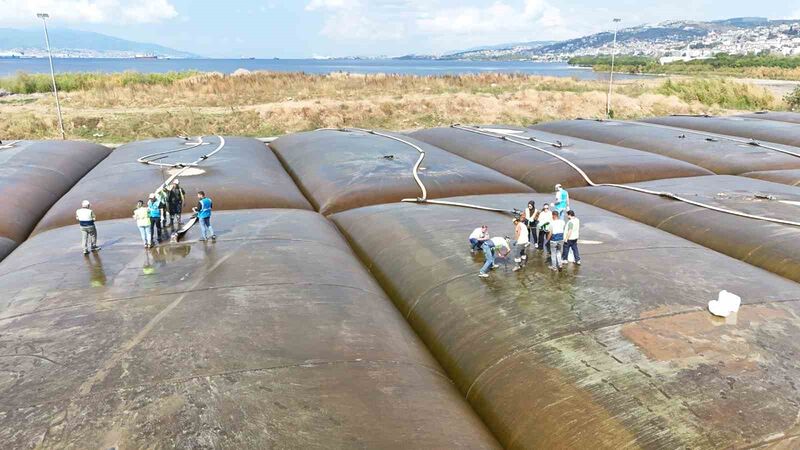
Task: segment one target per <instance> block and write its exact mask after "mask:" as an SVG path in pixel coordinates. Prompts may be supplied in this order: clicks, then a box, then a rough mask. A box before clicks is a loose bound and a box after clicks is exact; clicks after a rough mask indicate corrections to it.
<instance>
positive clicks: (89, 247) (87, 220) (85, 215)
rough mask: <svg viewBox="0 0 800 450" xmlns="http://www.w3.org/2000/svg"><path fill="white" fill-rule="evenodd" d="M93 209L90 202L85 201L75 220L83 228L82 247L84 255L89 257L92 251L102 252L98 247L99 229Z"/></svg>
mask: <svg viewBox="0 0 800 450" xmlns="http://www.w3.org/2000/svg"><path fill="white" fill-rule="evenodd" d="M91 208H92V205H91V203H89V200H84V201H83V202H82V203H81V208H80V209H79V210H77V211H75V219H77V220H78V225H80V227H81V246H82V247H83V254H84V255H88V254H89V252H90V251H91V252H96V251H98V250H100V247H98V246H97V227H95V225H94V221H95V220H96V219H97V218H96V217H95V215H94V211H92V209H91Z"/></svg>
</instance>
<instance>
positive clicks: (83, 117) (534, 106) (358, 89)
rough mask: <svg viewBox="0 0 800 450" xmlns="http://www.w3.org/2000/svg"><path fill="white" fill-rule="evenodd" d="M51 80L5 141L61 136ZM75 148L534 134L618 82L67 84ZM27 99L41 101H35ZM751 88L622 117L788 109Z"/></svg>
mask: <svg viewBox="0 0 800 450" xmlns="http://www.w3.org/2000/svg"><path fill="white" fill-rule="evenodd" d="M48 82H49V77H47V76H39V75H35V76H30V75H23V74H19V75H17V76H15V77H11V78H6V79H2V80H0V86H7V87H9V86H15V87H13V88H12V89H9V90H12V91H14V92H21V94H19V95H11V96H7V97H3V98H2V99H0V116H1V117H2V118H3V120H0V136H4V137H5V138H8V139H34V138H48V137H53V136H56V135H57V133H56V118H55V111H54V110H55V105H54V100H53V97H52V95H41V94H38V92H45V93H49V92H50V85H49V84H48ZM59 83H61V88H62V90H64V91H67V92H66V93H65V94H64V95H63V96H62V97H61V107H62V109H63V111H64V128H65V129H66V133H67V137H68V138H78V139H89V140H94V141H99V142H127V141H132V140H137V139H145V138H150V137H163V136H175V135H179V134H180V135H201V134H229V135H243V136H272V135H280V134H284V133H289V132H295V131H304V130H313V129H315V128H321V127H342V126H353V127H364V128H384V129H390V130H409V129H418V128H425V127H435V126H443V125H449V124H451V123H508V124H512V125H529V124H531V123H536V122H540V121H546V120H558V119H567V118H574V117H604V116H605V108H606V93H607V89H608V84H607V83H605V82H602V81H581V80H576V79H571V78H550V77H541V76H528V75H518V74H496V73H487V74H475V75H461V76H402V75H381V74H375V75H359V74H342V73H334V74H329V75H313V74H304V73H270V72H252V73H246V72H245V73H239V74H236V75H223V74H220V73H200V74H193V73H190V72H182V73H173V74H163V75H143V74H136V73H125V74H109V75H98V74H65V75H62V76H60V77H59ZM28 93H34V94H33V95H31V94H28ZM785 108H786V103H784V102H783V101H782V100H781V99H778V98H776V97H775V96H774V95H772V94H771V93H770V92H769V91H767V90H765V89H763V88H760V87H755V86H752V85H748V84H744V83H737V82H731V81H726V80H724V79H717V78H713V79H710V80H699V79H686V80H684V79H681V80H678V81H675V80H669V81H665V80H663V79H657V78H640V79H635V80H620V81H619V82H618V84H617V85H615V86H614V116H615V117H618V118H620V119H634V118H641V117H648V116H655V115H664V114H705V113H707V114H725V113H728V112H730V110H731V109H745V110H752V109H770V110H780V109H785Z"/></svg>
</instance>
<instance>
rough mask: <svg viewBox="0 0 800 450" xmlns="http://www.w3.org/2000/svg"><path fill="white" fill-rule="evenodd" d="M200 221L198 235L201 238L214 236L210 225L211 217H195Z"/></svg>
mask: <svg viewBox="0 0 800 450" xmlns="http://www.w3.org/2000/svg"><path fill="white" fill-rule="evenodd" d="M197 221H198V222H200V235H201V236H202V238H203V240H206V239H208V238H210V237H214V228H212V227H211V217H202V218H198V219H197Z"/></svg>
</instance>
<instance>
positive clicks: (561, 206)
mask: <svg viewBox="0 0 800 450" xmlns="http://www.w3.org/2000/svg"><path fill="white" fill-rule="evenodd" d="M554 209H555V210H556V211H558V218H559V219H561V220H564V219H565V215H566V213H567V210H569V192H567V190H566V189H564V188H562V187H561V185H560V184H557V185H556V204H555V208H554Z"/></svg>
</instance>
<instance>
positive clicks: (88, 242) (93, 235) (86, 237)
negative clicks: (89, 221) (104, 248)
mask: <svg viewBox="0 0 800 450" xmlns="http://www.w3.org/2000/svg"><path fill="white" fill-rule="evenodd" d="M81 245H82V246H83V249H84V250H92V249H94V248H96V247H97V228H96V227H95V226H94V225H92V226H88V227H81Z"/></svg>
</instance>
